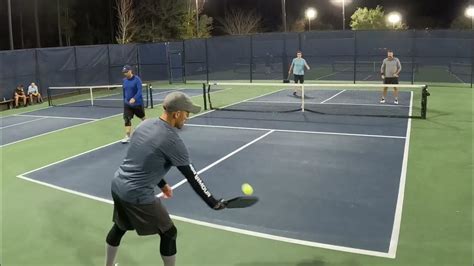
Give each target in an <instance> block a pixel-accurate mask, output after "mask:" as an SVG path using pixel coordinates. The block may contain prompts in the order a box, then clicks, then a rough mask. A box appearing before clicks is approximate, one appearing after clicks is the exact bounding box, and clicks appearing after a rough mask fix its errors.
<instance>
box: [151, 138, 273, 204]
mask: <svg viewBox="0 0 474 266" xmlns="http://www.w3.org/2000/svg"><path fill="white" fill-rule="evenodd" d="M273 132H275V131H274V130H270V131H268V132H267V133H265V134H263V135H262V136H260V137H258V138H256V139H254V140H252V141H250V142H249V143H246V144H245V145H243V146H241V147H239V148H237V149H236V150H234V151H232V152H230V153H229V154H227V155H226V156H224V157H222V158H220V159H219V160H217V161H215V162H213V163H211V164H210V165H208V166H206V167H204V168H203V169H201V170H199V171H198V172H197V174H198V175H199V174H202V173H204V172H206V171H207V170H209V169H211V168H212V167H214V166H216V165H218V164H220V163H221V162H223V161H225V160H227V159H228V158H230V157H231V156H233V155H235V154H237V153H238V152H240V151H242V150H243V149H245V148H247V147H248V146H250V145H252V144H254V143H255V142H257V141H259V140H261V139H263V138H265V137H266V136H268V135H270V134H271V133H273ZM186 182H188V180H187V179H183V180H181V181H179V182H178V183H176V184H175V185H174V186H172V187H171V188H173V189H176V188H177V187H179V186H181V185H182V184H184V183H186ZM161 196H163V193H160V194H158V195H156V197H157V198H159V197H161Z"/></svg>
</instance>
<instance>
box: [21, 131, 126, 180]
mask: <svg viewBox="0 0 474 266" xmlns="http://www.w3.org/2000/svg"><path fill="white" fill-rule="evenodd" d="M118 142H119V140H116V141H114V142H110V143H107V144H105V145H102V146H100V147H95V148H93V149H91V150H88V151H85V152H81V153H79V154H76V155H73V156H69V157H67V158H64V159H62V160H59V161H56V162H54V163H50V164H48V165H45V166H41V167H40V168H36V169H34V170H31V171H28V172H26V173H23V174H21V175H23V176H25V175H27V174H29V173H32V172H36V171H39V170H41V169H44V168H46V167H50V166H53V165H55V164H58V163H62V162H64V161H67V160H71V159H74V158H76V157H79V156H81V155H84V154H87V153H91V152H94V151H96V150H100V149H102V148H105V147H108V146H110V145H114V144H115V143H118Z"/></svg>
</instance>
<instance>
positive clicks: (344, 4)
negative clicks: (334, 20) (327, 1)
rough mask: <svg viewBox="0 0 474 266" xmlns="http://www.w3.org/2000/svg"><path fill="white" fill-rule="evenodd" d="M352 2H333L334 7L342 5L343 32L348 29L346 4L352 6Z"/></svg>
mask: <svg viewBox="0 0 474 266" xmlns="http://www.w3.org/2000/svg"><path fill="white" fill-rule="evenodd" d="M351 2H352V0H331V3H332V4H333V5H341V7H342V30H345V29H346V4H350V3H351Z"/></svg>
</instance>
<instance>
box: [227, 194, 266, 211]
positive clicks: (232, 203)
mask: <svg viewBox="0 0 474 266" xmlns="http://www.w3.org/2000/svg"><path fill="white" fill-rule="evenodd" d="M257 202H258V198H257V197H254V196H240V197H235V198H232V199H229V200H226V201H225V205H226V208H229V209H235V208H247V207H250V206H252V205H254V204H255V203H257Z"/></svg>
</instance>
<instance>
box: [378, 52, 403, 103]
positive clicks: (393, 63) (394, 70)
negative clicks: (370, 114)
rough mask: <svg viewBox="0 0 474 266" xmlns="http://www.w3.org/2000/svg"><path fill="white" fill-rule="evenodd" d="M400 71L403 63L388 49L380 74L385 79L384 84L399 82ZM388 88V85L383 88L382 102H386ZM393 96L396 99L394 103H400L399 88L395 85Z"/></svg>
mask: <svg viewBox="0 0 474 266" xmlns="http://www.w3.org/2000/svg"><path fill="white" fill-rule="evenodd" d="M400 71H402V64H400V60H398V58H396V57H393V51H392V50H388V51H387V58H385V59H384V60H383V62H382V66H381V67H380V74H381V76H382V79H383V84H398V76H399V75H400ZM387 89H388V87H384V88H383V94H382V99H380V103H385V98H387ZM393 97H394V98H395V100H394V101H393V103H394V104H398V88H397V87H393Z"/></svg>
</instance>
